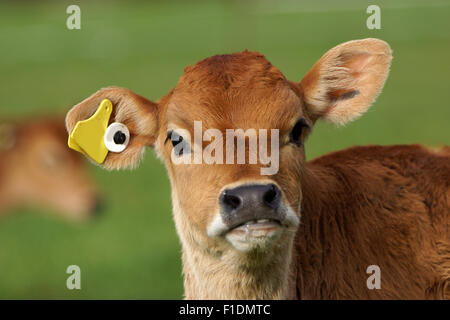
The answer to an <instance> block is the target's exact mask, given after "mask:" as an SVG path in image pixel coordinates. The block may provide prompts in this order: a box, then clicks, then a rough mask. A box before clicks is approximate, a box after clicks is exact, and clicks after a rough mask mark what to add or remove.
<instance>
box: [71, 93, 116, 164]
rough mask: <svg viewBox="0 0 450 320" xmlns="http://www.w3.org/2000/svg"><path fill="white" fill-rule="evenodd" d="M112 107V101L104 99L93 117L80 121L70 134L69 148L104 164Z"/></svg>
mask: <svg viewBox="0 0 450 320" xmlns="http://www.w3.org/2000/svg"><path fill="white" fill-rule="evenodd" d="M112 109H113V105H112V103H111V101H109V100H108V99H104V100H103V101H102V102H101V103H100V106H99V107H98V109H97V111H96V112H95V113H94V114H93V116H92V117H90V118H89V119H86V120H82V121H78V122H77V124H76V125H75V128H74V129H73V131H72V133H71V134H70V135H69V141H68V145H69V148H71V149H73V150H76V151H78V152H81V153H82V154H84V155H86V156H88V157H89V158H91V159H92V160H94V161H95V162H97V163H98V164H102V163H103V162H104V161H105V158H106V156H107V155H108V148H107V147H106V146H105V142H104V136H105V133H106V129H107V127H108V122H109V118H110V116H111V113H112Z"/></svg>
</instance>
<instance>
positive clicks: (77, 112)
mask: <svg viewBox="0 0 450 320" xmlns="http://www.w3.org/2000/svg"><path fill="white" fill-rule="evenodd" d="M104 99H109V100H110V101H111V102H112V105H113V111H112V113H111V116H110V119H109V123H112V122H120V123H123V124H124V125H126V126H127V128H128V130H129V131H130V141H129V143H128V146H127V147H126V148H125V150H124V151H122V152H120V153H114V152H108V155H107V156H106V158H105V161H104V162H103V163H102V164H101V166H103V167H105V168H106V169H122V168H134V167H136V166H137V165H138V163H139V161H140V159H141V158H142V156H143V153H144V150H145V146H153V144H154V143H155V141H156V137H157V132H158V121H157V119H158V107H157V105H156V104H155V103H153V102H152V101H149V100H147V99H145V98H144V97H142V96H140V95H138V94H136V93H134V92H132V91H131V90H128V89H124V88H118V87H109V88H104V89H101V90H99V91H97V92H96V93H94V94H93V95H92V96H90V97H89V98H87V99H85V100H84V101H82V102H80V103H79V104H77V105H76V106H74V107H73V108H72V109H71V110H70V111H69V112H68V113H67V116H66V129H67V131H68V133H69V135H70V134H71V133H72V131H73V129H74V128H75V125H76V124H77V122H78V121H81V120H86V119H88V118H90V117H91V116H92V115H93V114H94V113H95V112H96V111H97V108H98V107H99V106H100V103H101V102H102V101H103V100H104Z"/></svg>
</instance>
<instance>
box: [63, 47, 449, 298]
mask: <svg viewBox="0 0 450 320" xmlns="http://www.w3.org/2000/svg"><path fill="white" fill-rule="evenodd" d="M390 62H391V50H390V48H389V46H388V44H387V43H385V42H383V41H381V40H377V39H364V40H356V41H350V42H346V43H343V44H341V45H339V46H337V47H335V48H333V49H331V50H330V51H328V52H327V53H326V54H325V55H324V56H323V57H322V58H321V59H320V60H319V61H318V62H317V63H316V64H315V65H314V66H313V68H312V69H311V70H310V71H309V72H308V73H307V74H306V75H305V76H304V78H303V80H301V81H300V82H292V81H289V80H287V79H286V78H285V77H284V76H283V74H282V73H281V72H280V71H279V70H278V69H277V68H275V67H274V66H272V65H271V64H270V63H269V62H268V61H267V60H266V59H265V57H264V56H262V55H261V54H259V53H253V52H248V51H244V52H242V53H236V54H229V55H218V56H214V57H210V58H207V59H204V60H202V61H200V62H199V63H197V64H196V65H194V66H192V67H187V68H186V69H185V72H184V74H183V76H182V77H181V78H180V80H179V81H178V84H177V85H176V87H175V89H173V90H172V91H170V92H169V93H168V94H167V95H166V96H164V97H163V98H162V99H160V100H159V101H158V102H152V101H150V100H147V99H145V98H144V97H142V96H139V95H137V94H135V93H133V92H132V91H130V90H127V89H122V88H116V87H112V88H106V89H102V90H100V91H98V92H97V93H95V94H93V95H92V96H90V97H89V98H87V99H86V100H84V101H82V102H81V103H79V104H78V105H76V106H74V107H73V108H72V110H71V111H70V112H69V113H68V114H67V117H66V127H67V129H68V131H69V133H73V132H74V131H76V130H75V129H74V128H75V127H76V124H77V123H78V122H79V121H81V120H86V119H88V118H89V117H91V116H92V117H93V114H94V112H95V111H96V110H97V108H98V107H99V105H100V103H101V102H102V101H104V99H108V100H110V101H111V102H112V106H113V110H112V114H111V118H110V119H109V122H108V123H107V124H110V123H112V122H119V123H122V124H124V125H126V126H127V128H128V129H129V134H130V137H129V143H128V145H127V147H126V148H125V150H124V151H122V152H109V153H107V155H106V158H105V160H104V161H103V162H102V161H100V163H101V165H102V166H103V167H105V168H107V169H120V168H124V167H134V166H135V165H136V164H137V163H138V161H139V159H141V156H142V153H143V151H144V147H145V146H152V147H154V149H155V150H156V152H157V154H158V156H159V157H160V158H161V159H162V160H163V161H164V163H165V165H166V167H167V169H168V174H169V178H170V181H171V185H172V202H173V215H174V220H175V224H176V229H177V232H178V235H179V237H180V239H181V244H182V248H183V254H182V260H183V273H184V286H185V296H186V298H188V299H369V298H370V299H372V298H374V299H378V298H384V299H400V298H414V299H415V298H446V297H447V298H448V295H449V290H450V286H449V283H450V239H449V238H450V231H449V230H450V229H449V214H450V213H449V205H450V203H449V201H450V200H449V199H450V198H449V196H450V162H449V160H450V152H449V151H448V149H444V150H441V151H439V150H437V151H432V150H428V149H426V148H424V147H421V146H418V145H416V146H391V147H381V146H369V147H355V148H350V149H348V150H344V151H341V152H336V153H332V154H329V155H326V156H323V157H321V158H319V159H316V160H313V161H310V162H306V161H305V141H306V138H307V137H308V135H309V134H310V132H311V129H312V127H313V125H314V124H315V122H316V121H317V120H319V119H325V120H328V121H330V122H332V123H336V124H344V123H347V122H349V121H351V120H353V119H355V118H357V117H358V116H360V115H361V114H362V113H364V112H365V111H366V110H367V109H368V108H369V106H370V105H371V103H372V102H373V101H374V100H375V98H376V97H377V95H378V94H379V92H380V91H381V89H382V87H383V85H384V82H385V80H386V78H387V75H388V72H389V67H390ZM99 109H100V108H99ZM196 121H201V124H202V128H203V129H213V130H215V131H212V132H215V133H217V134H215V138H214V140H213V139H212V138H211V137H210V136H209V135H206V134H205V135H204V136H203V139H202V141H200V142H198V141H194V140H195V139H194V140H193V139H191V136H193V135H194V136H195V132H194V131H195V128H194V122H196ZM107 124H105V127H106V126H107ZM237 128H240V129H243V130H246V131H245V133H248V134H246V135H245V136H243V135H242V132H241V133H238V134H237V140H239V139H240V141H241V142H242V141H244V145H245V148H246V150H247V151H249V156H248V158H250V157H251V154H250V151H251V149H250V148H249V146H248V145H247V144H245V143H246V141H247V138H248V141H249V144H250V140H251V138H252V131H249V130H253V129H254V130H255V131H254V132H256V131H258V132H262V131H263V130H264V129H277V131H273V133H272V131H271V132H270V134H269V135H270V136H273V135H274V134H275V133H277V139H275V142H277V143H278V148H273V147H270V148H269V147H264V146H263V145H261V144H260V147H261V146H263V147H261V148H262V149H264V148H266V149H267V150H266V151H268V150H269V149H270V151H271V153H274V152H278V155H279V158H278V159H279V166H278V167H279V169H278V170H275V172H274V173H273V174H262V171H261V170H260V169H261V168H263V167H267V163H266V162H264V163H263V161H261V160H258V161H257V162H256V163H249V162H250V161H247V157H246V158H245V160H246V161H244V162H243V163H242V162H241V163H238V164H234V165H230V164H226V163H225V161H222V160H223V159H222V157H223V155H222V154H215V156H216V160H220V161H216V162H212V163H211V162H209V163H208V162H207V161H203V162H202V161H195V157H196V156H197V155H198V154H197V153H196V152H198V149H199V148H198V147H199V146H200V150H202V149H205V150H206V148H210V147H211V145H215V147H222V145H223V144H226V143H228V141H227V142H225V141H224V140H222V139H221V138H220V133H225V132H227V130H228V129H237ZM205 132H206V131H205ZM266 133H267V132H266ZM235 138H236V137H233V141H234V139H235ZM119 140H120V141H125V139H119ZM102 141H103V140H102ZM120 141H119V142H120ZM207 141H211V144H207V143H206V142H207ZM232 143H234V142H232ZM266 145H267V144H266ZM276 145H277V144H275V146H276ZM180 146H181V148H180ZM77 148H80V147H79V146H77ZM196 149H197V151H195V150H196ZM215 150H216V152H217V150H219V148H217V149H215ZM80 151H82V152H84V153H86V154H88V152H87V150H82V149H80ZM260 151H261V150H260ZM263 151H264V150H263ZM192 158H194V161H192ZM232 158H233V159H234V155H232ZM197 160H198V159H197ZM149 183H151V181H149ZM371 265H376V266H378V267H379V268H380V270H381V275H382V277H381V289H379V290H377V289H374V290H371V288H369V287H368V285H367V278H368V277H369V275H368V274H367V273H366V270H367V268H368V267H369V266H371Z"/></svg>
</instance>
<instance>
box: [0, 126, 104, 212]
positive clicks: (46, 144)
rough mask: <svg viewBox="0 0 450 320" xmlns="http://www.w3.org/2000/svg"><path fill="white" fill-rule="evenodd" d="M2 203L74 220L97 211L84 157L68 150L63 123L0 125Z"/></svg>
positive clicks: (0, 196) (0, 197)
mask: <svg viewBox="0 0 450 320" xmlns="http://www.w3.org/2000/svg"><path fill="white" fill-rule="evenodd" d="M0 136H3V143H0V144H1V145H3V148H1V147H0V154H1V158H2V159H1V161H0V169H1V170H0V171H1V172H0V175H1V176H2V181H1V184H0V204H1V203H4V204H8V205H9V206H11V205H14V206H16V205H23V204H25V205H31V206H41V207H44V208H51V209H53V210H55V212H56V213H58V214H61V215H63V216H64V217H65V218H68V219H70V220H83V219H86V218H88V217H89V216H91V215H92V214H93V213H96V212H97V210H98V208H99V207H98V203H99V201H98V197H97V194H96V188H95V187H94V184H93V182H92V181H91V178H90V176H89V174H88V168H87V166H86V161H85V160H84V159H83V157H82V156H81V155H80V154H78V153H76V152H74V151H72V150H69V149H68V148H67V145H66V142H67V132H66V130H65V128H64V121H63V119H60V118H57V119H53V118H42V119H34V120H30V121H26V122H21V123H15V124H6V123H4V124H2V125H0Z"/></svg>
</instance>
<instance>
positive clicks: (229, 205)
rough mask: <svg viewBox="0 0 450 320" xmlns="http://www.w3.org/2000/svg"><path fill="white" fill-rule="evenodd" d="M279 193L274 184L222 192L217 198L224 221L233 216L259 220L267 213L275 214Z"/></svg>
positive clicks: (242, 187)
mask: <svg viewBox="0 0 450 320" xmlns="http://www.w3.org/2000/svg"><path fill="white" fill-rule="evenodd" d="M280 201H281V192H280V189H279V188H278V187H277V186H276V185H275V184H272V183H271V184H254V185H244V186H239V187H236V188H234V189H227V190H224V191H223V192H222V193H221V194H220V197H219V204H220V207H221V214H222V216H224V218H225V221H231V220H234V219H233V216H238V215H239V216H242V215H244V216H246V218H248V219H259V218H261V217H260V216H262V215H264V214H266V215H267V212H275V211H276V210H277V209H278V207H279V206H280Z"/></svg>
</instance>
